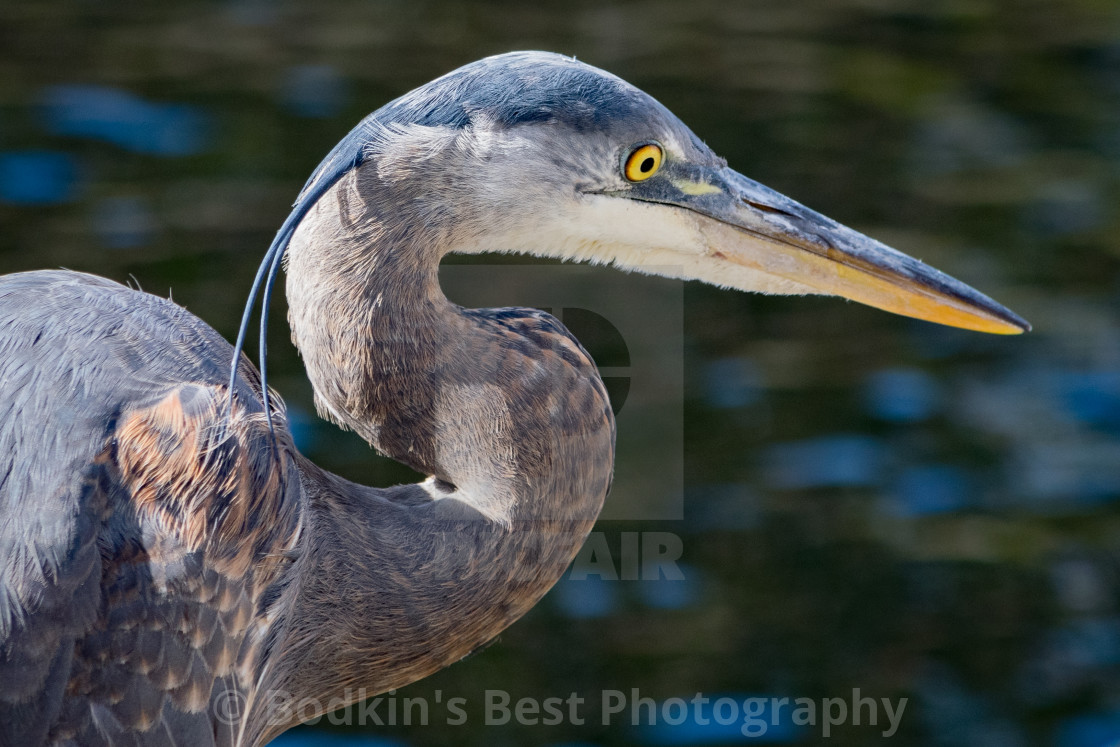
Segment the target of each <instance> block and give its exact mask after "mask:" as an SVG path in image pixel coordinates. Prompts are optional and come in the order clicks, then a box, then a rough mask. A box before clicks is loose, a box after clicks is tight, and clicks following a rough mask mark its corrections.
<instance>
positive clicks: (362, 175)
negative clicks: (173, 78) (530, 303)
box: [266, 166, 614, 716]
mask: <svg viewBox="0 0 1120 747" xmlns="http://www.w3.org/2000/svg"><path fill="white" fill-rule="evenodd" d="M371 190H377V191H378V193H377V194H376V195H375V194H372V193H371V192H370V191H371ZM370 206H379V207H375V208H371V207H370ZM413 209H415V208H414V206H411V205H404V204H400V203H397V202H395V201H394V200H393V197H392V194H391V192H388V191H387V190H385V189H384V186H383V185H380V184H378V183H377V179H376V175H375V170H374V169H373V168H372V167H370V166H366V167H363V168H361V169H358V170H357V171H356V172H354V173H352V174H350V175H348V176H347V177H345V178H344V179H342V180H341V181H340V182H339V183H338V184H337V185H335V187H334V188H333V189H332V190H331V191H330V192H328V193H327V195H325V196H324V198H323V199H321V200H320V201H319V204H318V205H316V207H315V208H314V209H313V210H312V212H311V213H310V214H309V215H308V217H307V219H306V220H305V221H304V223H303V225H301V228H300V229H299V231H297V233H296V235H295V237H294V239H293V241H292V244H291V247H290V249H289V267H288V297H289V305H290V309H291V311H290V312H289V317H290V321H291V325H292V331H293V340H294V342H295V343H296V345H297V347H299V349H300V352H301V354H302V355H303V357H304V360H305V363H306V366H307V370H308V375H309V376H310V378H311V381H312V384H313V385H314V388H315V397H316V403H317V406H318V407H319V409H320V411H321V412H322V413H323V414H324V415H325V416H327V417H329V418H330V419H332V420H334V421H335V422H337V423H339V424H340V425H343V426H344V427H347V428H351V429H353V430H354V431H356V432H358V433H359V434H360V435H362V436H363V437H364V438H365V439H366V440H368V441H369V442H370V443H371V444H373V445H374V446H375V447H376V448H378V449H379V450H380V451H382V452H384V453H385V454H387V455H388V456H390V457H392V458H394V459H397V460H398V461H401V462H404V463H405V464H408V465H409V466H411V467H413V468H414V469H417V470H419V471H421V472H424V473H425V474H428V475H431V476H432V479H429V480H427V481H425V482H424V483H421V484H419V485H413V486H398V487H397V488H392V489H388V490H379V489H373V488H364V487H361V486H358V485H355V484H353V483H350V482H348V481H345V480H343V479H341V478H338V477H336V476H334V475H330V474H328V473H325V472H323V471H321V470H318V468H316V467H314V465H311V464H310V463H306V462H302V463H301V473H302V475H303V478H302V479H303V486H302V488H303V495H304V500H305V502H306V503H305V505H306V507H307V515H306V518H307V521H306V523H305V527H306V534H305V535H304V539H303V548H302V551H301V554H300V557H299V559H298V560H297V562H296V563H295V564H294V566H293V578H294V579H295V581H294V583H293V584H292V588H291V589H290V590H289V591H288V592H287V594H288V595H289V597H290V599H289V601H288V603H287V604H286V605H285V613H284V617H285V623H284V624H285V625H286V628H287V629H286V631H285V632H284V633H283V634H282V635H281V643H280V645H279V646H278V650H277V651H276V652H275V656H274V657H273V660H274V661H275V662H276V665H275V670H274V671H273V672H272V673H271V674H270V675H269V676H268V677H267V678H266V679H267V681H268V682H269V683H270V686H271V687H277V688H281V689H285V690H287V691H288V692H292V693H293V694H299V695H308V696H314V697H316V698H319V699H320V701H321V702H322V703H324V704H326V703H327V702H328V700H329V699H330V698H332V697H333V698H343V699H346V698H350V699H357V698H360V697H367V696H372V695H374V694H376V693H379V692H383V691H385V690H387V689H390V688H393V687H400V686H402V685H404V684H407V683H408V682H412V681H414V680H416V679H418V678H420V677H423V676H425V675H427V674H430V673H431V672H433V671H436V670H437V669H440V668H442V667H444V666H446V665H448V664H450V663H452V662H454V661H457V660H458V659H460V658H462V657H463V656H465V655H466V654H467V653H469V652H470V651H471V650H473V649H474V648H476V647H478V646H480V645H481V644H483V643H485V642H486V641H488V640H490V639H491V638H493V636H495V635H496V634H497V633H499V632H500V631H501V630H502V629H504V628H505V627H506V626H507V625H509V624H510V623H512V622H513V621H514V620H516V619H517V618H518V617H520V616H521V615H522V614H524V613H525V612H526V611H527V610H528V609H529V608H530V607H531V606H532V605H533V604H534V603H535V602H536V601H537V600H538V599H539V598H540V597H541V596H543V594H544V593H545V592H546V591H547V590H548V589H549V588H550V587H551V586H552V585H553V584H554V583H555V582H556V581H557V580H558V579H559V577H560V576H561V574H562V573H563V572H564V569H565V568H566V567H567V565H568V564H569V563H570V562H571V559H572V558H573V557H574V556H575V554H576V552H577V551H578V549H579V547H580V545H581V544H582V542H583V540H584V538H585V537H586V535H587V532H588V531H590V529H591V526H592V524H593V523H594V521H595V518H596V516H597V515H598V512H599V509H600V508H601V506H602V502H603V499H604V498H605V496H606V492H607V489H608V487H609V484H610V477H611V470H612V466H613V451H614V421H613V416H612V415H611V411H610V407H609V403H608V402H607V398H606V394H605V390H604V389H603V387H602V383H601V381H600V380H599V378H598V373H597V372H596V371H595V369H594V366H593V365H592V364H591V361H590V360H589V359H588V358H587V357H586V355H585V354H583V352H582V349H580V348H579V347H578V345H577V344H575V343H574V341H572V340H571V338H570V337H568V336H567V334H566V332H563V333H562V330H560V332H558V331H557V330H558V329H559V328H558V327H555V326H554V323H553V322H551V321H548V320H542V319H541V318H540V317H539V316H535V315H532V314H529V315H527V316H524V317H518V315H517V314H516V313H512V314H506V315H501V316H500V317H499V316H493V315H487V314H485V313H481V312H472V311H468V310H464V309H461V308H459V307H457V306H455V305H453V304H451V303H450V302H449V301H448V300H447V299H446V298H445V297H444V296H443V294H442V292H441V291H440V289H439V285H438V278H437V273H438V264H439V259H440V257H441V256H442V254H443V250H444V249H445V248H446V247H447V246H448V241H449V234H448V232H446V231H443V230H441V228H440V225H439V224H438V223H431V222H429V223H426V224H425V223H421V224H419V225H423V226H425V227H424V228H422V229H420V230H419V231H416V232H410V233H407V234H393V233H391V232H388V231H386V230H385V229H384V228H383V226H382V224H381V222H380V221H379V219H378V216H377V214H376V213H372V212H371V211H372V210H380V211H382V214H384V211H406V214H407V211H410V210H413ZM397 222H398V223H408V221H397ZM325 237H329V238H325ZM561 333H562V334H561ZM338 600H345V602H344V604H345V606H346V611H345V613H343V614H339V609H338V605H339V602H338ZM347 688H350V691H349V694H347V692H346V691H347ZM362 688H364V691H362ZM337 705H338V701H335V702H334V706H332V707H337ZM307 715H308V714H306V713H305V714H304V716H307Z"/></svg>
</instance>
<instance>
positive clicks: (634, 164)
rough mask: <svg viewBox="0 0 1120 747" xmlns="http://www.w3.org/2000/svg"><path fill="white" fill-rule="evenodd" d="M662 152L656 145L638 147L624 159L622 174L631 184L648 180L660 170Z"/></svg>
mask: <svg viewBox="0 0 1120 747" xmlns="http://www.w3.org/2000/svg"><path fill="white" fill-rule="evenodd" d="M662 158H664V152H663V151H662V150H661V146H660V145H658V144H657V143H646V144H645V145H639V146H638V147H637V148H635V149H634V150H633V151H631V153H630V155H629V156H627V157H626V164H625V165H624V166H623V167H622V173H623V174H624V175H625V176H626V178H627V179H629V180H630V181H632V182H641V181H645V180H646V179H649V178H650V177H651V176H653V175H654V174H656V173H657V170H658V169H659V168H661V159H662Z"/></svg>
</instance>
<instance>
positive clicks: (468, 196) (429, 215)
mask: <svg viewBox="0 0 1120 747" xmlns="http://www.w3.org/2000/svg"><path fill="white" fill-rule="evenodd" d="M355 167H360V168H362V169H375V170H376V173H377V177H378V181H379V183H380V184H381V185H382V186H383V188H384V189H385V190H387V191H388V192H390V193H392V200H393V204H394V205H395V206H396V207H397V208H398V209H403V210H406V211H407V212H408V213H409V216H410V218H411V220H412V221H413V222H415V223H418V224H421V225H428V226H440V227H442V229H443V231H444V233H443V235H442V237H441V246H443V247H444V248H445V249H446V250H449V251H459V252H468V253H478V252H494V251H496V252H518V253H530V254H536V255H541V256H550V257H561V258H567V259H575V260H585V261H591V262H598V263H610V264H613V265H616V266H618V267H620V268H623V269H627V270H635V271H639V272H645V273H650V274H656V275H664V276H670V277H678V278H685V279H697V280H702V281H705V282H708V283H712V284H715V285H718V286H722V287H728V288H736V289H740V290H745V291H758V292H764V293H782V294H805V293H824V294H835V295H839V296H843V297H846V298H849V299H852V300H855V301H859V302H861V303H865V304H868V305H871V306H875V307H878V308H881V309H885V310H887V311H892V312H895V313H899V314H904V315H907V316H912V317H917V318H920V319H927V320H930V321H934V322H939V323H942V324H948V325H952V326H957V327H964V328H968V329H974V330H980V331H985V332H996V333H1006V334H1013V333H1018V332H1022V331H1024V330H1027V329H1030V325H1029V324H1028V323H1027V322H1026V321H1025V320H1023V319H1022V318H1020V317H1019V316H1017V315H1016V314H1014V313H1013V312H1011V311H1010V310H1008V309H1006V308H1004V307H1003V306H1001V305H999V304H998V303H996V302H995V301H993V300H991V299H990V298H988V297H987V296H984V295H983V294H981V293H979V292H978V291H976V290H974V289H972V288H970V287H969V286H967V285H965V284H963V283H961V282H959V281H957V280H955V279H953V278H951V277H949V276H948V275H945V274H943V273H941V272H939V271H937V270H935V269H933V268H931V267H928V266H927V265H925V264H923V263H922V262H920V261H918V260H915V259H913V258H911V257H909V256H907V255H905V254H902V253H901V252H898V251H895V250H894V249H891V248H890V247H887V246H885V245H883V244H881V243H879V242H878V241H875V240H874V239H871V238H869V237H867V236H865V235H863V234H861V233H859V232H857V231H855V230H852V229H850V228H847V227H845V226H843V225H840V224H839V223H837V222H835V221H833V220H830V219H829V218H826V217H825V216H823V215H821V214H819V213H816V212H814V211H812V210H810V209H809V208H806V207H805V206H803V205H801V204H799V203H797V202H795V201H794V200H791V199H790V198H788V197H785V196H784V195H782V194H779V193H778V192H775V191H774V190H772V189H769V188H767V187H765V186H763V185H761V184H759V183H757V182H755V181H752V180H751V179H748V178H747V177H745V176H743V175H742V174H739V173H738V172H736V171H734V170H732V169H731V168H729V167H728V166H727V163H726V161H724V160H723V159H722V158H720V157H718V156H717V155H716V154H715V153H713V152H712V150H711V149H710V148H708V147H707V146H706V145H705V144H704V143H703V142H702V141H701V140H700V139H699V138H697V137H696V135H694V134H693V133H692V131H691V130H689V128H688V127H687V126H685V125H684V123H683V122H681V121H680V120H679V119H678V118H677V117H675V116H674V115H673V114H672V113H671V112H670V111H669V110H668V109H666V108H665V107H664V106H662V105H661V104H659V103H658V102H657V101H656V100H654V99H653V98H652V97H650V96H649V95H647V94H645V93H643V92H642V91H640V90H638V89H637V88H634V87H633V86H631V85H629V84H628V83H626V82H625V81H623V80H621V79H619V78H617V77H615V76H613V75H611V74H609V73H606V72H604V71H602V70H599V69H597V68H594V67H591V66H589V65H586V64H583V63H580V62H577V61H575V60H573V59H571V58H567V57H563V56H560V55H554V54H547V53H541V52H518V53H512V54H506V55H500V56H497V57H490V58H486V59H484V60H480V61H478V62H475V63H472V64H470V65H467V66H465V67H462V68H460V69H458V70H456V71H454V72H452V73H449V74H448V75H445V76H443V77H442V78H439V79H437V80H435V81H432V82H431V83H429V84H427V85H425V86H422V87H421V88H418V89H416V90H415V91H412V92H411V93H409V94H406V95H405V96H402V97H401V98H399V99H397V100H396V101H393V102H391V103H389V104H387V105H386V106H384V107H382V108H381V109H379V110H378V111H377V112H374V113H373V114H371V115H370V116H369V117H368V118H367V119H366V120H364V121H363V122H362V123H361V124H360V125H359V126H358V127H357V128H356V129H355V130H354V131H353V132H352V133H351V134H350V136H348V137H347V139H346V140H344V141H343V142H342V143H340V144H339V145H338V147H336V148H335V150H334V151H332V153H331V155H330V156H328V158H327V159H326V160H325V161H324V162H323V165H321V166H320V168H319V170H318V171H317V172H316V175H315V176H313V177H312V179H311V181H310V182H309V183H308V186H307V187H306V188H305V190H304V193H303V195H301V202H304V203H306V202H313V201H314V199H317V197H318V196H319V195H320V194H322V192H323V191H324V190H325V189H326V187H327V186H329V185H330V184H331V183H333V182H334V181H336V180H337V179H338V178H339V177H340V175H341V174H343V173H345V172H347V171H348V170H350V169H352V168H355ZM299 209H300V203H297V211H298V210H299ZM293 215H294V213H293Z"/></svg>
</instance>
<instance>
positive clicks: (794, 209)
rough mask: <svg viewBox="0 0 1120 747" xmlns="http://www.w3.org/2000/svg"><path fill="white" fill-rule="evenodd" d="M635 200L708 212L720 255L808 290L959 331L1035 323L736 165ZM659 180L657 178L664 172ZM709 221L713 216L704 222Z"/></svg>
mask: <svg viewBox="0 0 1120 747" xmlns="http://www.w3.org/2000/svg"><path fill="white" fill-rule="evenodd" d="M663 172H667V173H665V174H664V176H665V177H666V178H664V179H651V180H650V182H660V185H657V186H654V185H652V184H651V185H650V186H651V187H652V188H653V189H654V190H655V193H654V194H648V195H642V194H641V189H640V188H641V187H644V186H645V185H646V183H643V184H641V185H635V186H636V187H638V189H635V190H634V194H633V195H632V196H634V197H636V198H637V199H649V200H650V201H655V202H662V203H667V204H674V205H677V206H679V207H683V208H687V209H688V210H691V211H693V212H695V213H699V214H700V215H701V216H703V217H702V218H701V219H700V230H701V232H702V233H703V234H704V237H705V243H706V244H707V246H708V252H709V254H710V256H712V257H713V258H715V259H717V260H720V261H724V262H729V263H732V264H735V265H741V266H743V267H745V268H748V269H750V270H754V271H757V272H761V273H765V274H768V275H772V276H777V277H779V278H782V279H784V280H787V281H792V282H793V283H796V284H797V285H800V286H803V287H804V288H805V291H806V292H817V293H827V294H833V295H837V296H843V297H844V298H849V299H851V300H853V301H859V302H860V303H863V304H867V305H868V306H874V307H876V308H880V309H883V310H885V311H891V312H894V313H896V314H902V315H904V316H910V317H915V318H917V319H925V320H927V321H931V322H937V323H939V324H946V325H949V326H953V327H962V328H964V329H971V330H977V331H980V332H992V333H996V334H1010V335H1013V334H1019V333H1021V332H1025V331H1028V330H1030V328H1031V325H1030V324H1029V323H1028V322H1027V321H1026V320H1025V319H1023V318H1022V317H1020V316H1019V315H1017V314H1015V313H1014V312H1012V311H1011V310H1010V309H1007V308H1005V307H1004V306H1002V305H1000V304H998V303H996V302H995V301H993V300H992V299H990V298H988V297H987V296H985V295H984V294H982V293H980V292H979V291H977V290H975V289H973V288H970V287H969V286H967V285H965V284H964V283H962V282H960V281H959V280H956V279H955V278H952V277H949V276H948V275H946V274H944V273H943V272H940V271H938V270H936V269H934V268H932V267H929V266H928V265H925V264H923V263H922V262H920V261H919V260H916V259H914V258H913V257H909V256H907V255H905V254H903V253H901V252H899V251H896V250H894V249H891V248H890V247H888V246H886V245H884V244H881V243H879V242H878V241H875V240H874V239H872V238H870V237H868V236H864V235H863V234H861V233H859V232H858V231H854V230H852V229H850V228H848V227H846V226H843V225H841V224H839V223H837V222H836V221H834V220H831V219H829V218H827V217H825V216H823V215H821V214H820V213H817V212H814V211H812V210H810V209H809V208H807V207H805V206H804V205H801V204H800V203H798V202H795V201H793V200H791V199H789V198H788V197H786V196H784V195H782V194H779V193H778V192H775V191H774V190H772V189H769V188H768V187H765V186H763V185H762V184H759V183H758V182H755V181H753V180H751V179H748V178H747V177H745V176H743V175H742V174H739V173H738V172H736V171H733V170H732V169H729V168H726V167H725V168H722V169H708V168H695V167H694V168H679V167H678V168H668V169H663ZM659 176H660V175H659ZM705 218H707V219H710V220H705Z"/></svg>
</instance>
